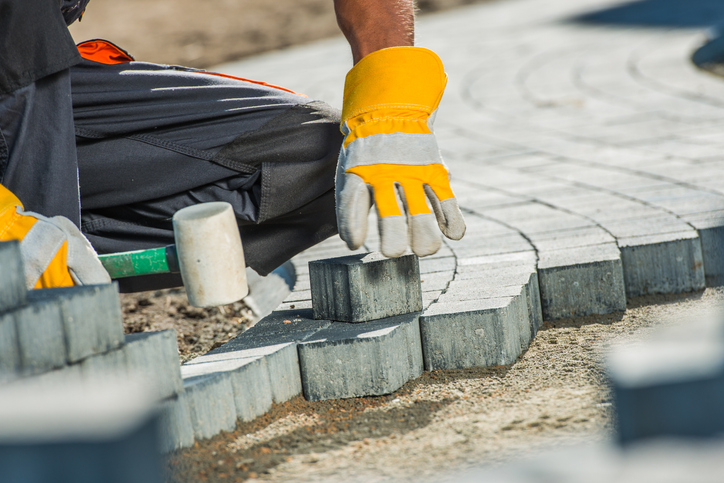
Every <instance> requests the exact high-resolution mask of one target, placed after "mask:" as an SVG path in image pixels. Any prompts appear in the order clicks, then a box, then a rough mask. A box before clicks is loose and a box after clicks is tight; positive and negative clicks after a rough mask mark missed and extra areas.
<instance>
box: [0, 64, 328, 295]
mask: <svg viewBox="0 0 724 483" xmlns="http://www.w3.org/2000/svg"><path fill="white" fill-rule="evenodd" d="M59 77H60V78H61V80H62V81H63V82H64V83H65V84H62V85H61V86H60V87H59V86H57V85H55V86H51V87H53V88H54V89H55V91H56V92H54V93H51V95H48V96H45V97H48V99H50V100H53V99H55V102H56V103H57V98H58V95H59V94H58V92H57V91H61V92H62V91H63V88H64V87H63V86H64V85H67V80H68V79H67V77H68V76H67V75H60V76H59ZM69 78H70V90H71V94H72V119H67V120H65V121H64V120H63V117H62V114H58V112H59V111H58V110H57V109H56V107H55V106H53V103H52V102H51V103H49V104H48V105H47V106H43V105H40V106H38V105H33V101H37V100H38V99H39V98H43V96H42V95H40V96H38V95H37V94H38V92H36V91H37V90H38V89H39V87H38V85H39V84H42V82H38V83H36V84H35V85H34V86H30V90H32V91H33V92H34V94H33V95H34V96H35V97H34V98H33V95H25V96H24V98H23V99H21V100H18V99H12V96H10V97H11V99H10V101H9V102H10V103H13V102H14V103H15V104H14V108H15V109H14V110H13V109H11V111H12V113H14V114H15V115H16V116H17V115H19V116H20V117H21V118H22V117H23V116H26V117H27V115H29V114H33V119H32V122H30V121H29V120H28V119H25V122H24V123H23V122H21V123H20V124H22V125H24V126H25V129H26V130H25V131H24V134H23V136H24V142H25V148H26V150H27V149H30V148H31V147H36V148H37V146H34V145H33V139H34V137H35V136H34V134H36V133H35V131H37V133H38V134H40V133H43V132H45V134H44V136H46V138H47V136H48V134H47V131H53V129H54V128H53V126H44V119H45V117H44V115H43V114H44V110H47V109H54V110H53V111H52V113H48V114H49V115H48V116H47V119H48V122H52V123H60V125H56V127H57V128H58V129H56V132H55V134H56V135H64V134H63V133H64V132H65V131H68V129H67V127H68V126H67V123H73V122H74V126H75V128H74V129H75V139H76V143H75V147H74V148H75V149H73V146H65V145H63V146H65V148H64V150H59V151H58V152H54V151H53V148H52V146H53V143H46V144H47V146H45V147H44V148H43V149H40V150H38V149H36V152H33V154H32V156H30V157H29V156H25V155H23V156H20V154H19V153H21V152H22V151H23V150H22V149H20V148H21V146H18V145H17V144H15V145H13V139H15V138H18V136H16V137H15V138H13V139H11V141H10V142H9V143H6V145H7V146H6V151H7V154H8V155H7V156H5V165H4V169H3V171H2V172H0V175H2V178H0V179H1V180H2V184H4V185H5V186H7V187H8V188H9V189H11V190H14V189H15V190H17V191H19V192H17V194H18V196H19V197H20V199H21V201H23V203H24V204H25V205H26V209H30V210H34V211H37V212H40V213H44V214H50V215H55V214H65V215H66V216H69V217H71V219H73V218H75V219H76V221H77V216H75V217H73V216H72V215H73V212H74V210H77V206H78V185H79V186H80V225H81V230H82V231H83V233H84V234H85V235H86V236H87V237H88V239H89V240H90V242H91V243H92V244H93V246H94V247H95V248H96V250H97V251H98V252H99V253H111V252H118V251H126V250H137V249H142V248H152V247H158V246H164V245H168V244H171V243H173V228H172V223H171V217H172V216H173V214H174V213H175V212H176V211H177V210H179V209H181V208H183V207H185V206H189V205H192V204H195V203H200V202H207V201H227V202H229V203H231V205H232V206H233V208H234V212H235V214H236V217H237V220H238V222H239V227H240V232H241V237H242V242H243V245H244V254H245V257H246V262H247V265H249V266H251V267H252V268H254V269H255V270H256V271H257V272H259V273H261V274H266V273H268V272H270V271H271V270H273V269H274V268H276V267H277V266H279V265H280V264H282V263H283V262H284V261H286V260H288V259H289V258H291V257H292V256H294V255H295V254H297V253H299V252H300V251H302V250H304V249H306V248H308V247H310V246H312V245H314V244H316V243H318V242H320V241H322V240H324V239H325V238H327V237H329V236H331V235H333V234H335V233H336V230H337V227H336V219H335V214H334V172H335V165H336V159H337V155H338V152H339V147H340V145H341V142H342V135H341V134H340V132H339V112H338V111H336V110H334V109H332V108H330V107H329V106H327V105H326V104H324V103H321V102H315V101H312V100H310V99H308V98H306V97H303V96H299V95H296V94H293V93H291V92H286V91H284V90H281V89H277V88H274V87H270V86H266V85H260V84H257V83H253V82H247V81H243V80H238V79H232V78H227V77H222V76H215V75H210V74H207V73H202V72H199V71H194V70H192V69H184V68H180V67H170V66H163V65H156V64H149V63H143V62H124V63H120V64H115V65H107V64H101V63H97V62H93V61H90V60H84V61H83V62H82V63H81V64H79V65H77V66H75V67H72V68H71V69H70V75H69ZM51 84H52V83H51ZM40 87H41V88H43V89H46V88H47V86H44V85H41V86H40ZM31 94H32V93H31ZM3 102H5V103H6V104H7V103H8V96H4V97H3V96H0V123H2V122H3V121H2V119H6V124H8V125H10V124H12V123H9V122H7V118H8V116H9V115H8V112H10V111H8V110H7V109H5V110H3ZM18 113H19V114H18ZM21 121H23V119H21ZM64 122H65V123H66V124H63V123H64ZM2 126H3V125H2V124H0V130H1V129H2ZM43 128H44V129H43ZM16 131H17V129H16ZM0 133H1V132H0ZM66 144H67V143H66ZM0 148H2V146H1V145H0ZM30 150H31V151H32V149H30ZM74 150H75V151H77V173H78V175H77V176H78V182H77V184H78V185H75V183H76V182H75V176H74V173H72V171H73V166H74V165H75V163H74V161H75V160H73V159H69V158H70V157H72V156H73V154H74V153H73V151H74ZM13 151H15V154H16V156H13ZM0 157H2V150H0ZM0 162H2V159H0ZM0 167H2V165H1V164H0ZM56 171H57V172H60V173H63V176H58V175H57V174H52V173H54V172H56ZM16 180H17V181H16ZM33 186H35V187H37V189H35V190H34V188H33ZM41 187H42V188H41ZM180 284H181V280H180V277H179V275H178V274H170V275H154V276H149V277H145V278H133V279H125V280H123V281H122V282H121V288H122V290H124V291H134V290H148V289H156V288H163V287H171V286H178V285H180Z"/></svg>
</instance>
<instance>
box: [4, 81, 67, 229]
mask: <svg viewBox="0 0 724 483" xmlns="http://www.w3.org/2000/svg"><path fill="white" fill-rule="evenodd" d="M0 184H2V185H3V186H5V187H6V188H7V189H9V190H10V191H12V192H13V193H15V195H16V196H17V197H18V198H19V199H20V201H22V202H23V206H24V207H25V209H26V210H28V211H35V212H38V213H42V214H43V215H46V216H56V215H62V216H65V217H67V218H70V219H71V220H72V221H73V222H74V223H75V224H76V225H79V224H80V199H79V194H78V163H77V161H76V148H75V134H74V131H73V106H72V103H71V96H70V75H69V73H68V70H67V69H66V70H62V71H60V72H58V73H55V74H53V75H49V76H47V77H44V78H42V79H40V80H38V81H36V82H35V83H32V84H30V85H28V86H25V87H22V88H20V89H18V90H16V91H14V92H12V93H10V94H6V95H0Z"/></svg>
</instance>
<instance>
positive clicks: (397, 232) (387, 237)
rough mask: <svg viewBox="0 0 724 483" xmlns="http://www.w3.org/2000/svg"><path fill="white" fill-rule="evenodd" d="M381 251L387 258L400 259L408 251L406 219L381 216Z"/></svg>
mask: <svg viewBox="0 0 724 483" xmlns="http://www.w3.org/2000/svg"><path fill="white" fill-rule="evenodd" d="M378 219H379V223H378V227H379V230H380V251H381V252H382V254H383V255H384V256H386V257H390V258H394V257H399V256H400V255H402V254H403V253H405V249H407V223H405V217H404V216H402V215H398V216H380V217H379V218H378Z"/></svg>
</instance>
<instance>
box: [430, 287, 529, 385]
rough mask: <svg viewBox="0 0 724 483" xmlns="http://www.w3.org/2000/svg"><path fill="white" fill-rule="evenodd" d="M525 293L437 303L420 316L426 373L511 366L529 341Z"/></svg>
mask: <svg viewBox="0 0 724 483" xmlns="http://www.w3.org/2000/svg"><path fill="white" fill-rule="evenodd" d="M525 298H526V297H525V295H524V292H521V291H520V290H519V294H518V295H517V296H515V297H501V298H494V299H483V300H476V301H467V302H452V303H444V304H443V303H437V304H433V305H432V306H431V307H430V308H428V309H427V310H426V311H425V312H424V313H423V315H422V316H421V317H420V335H421V337H422V348H423V354H424V360H425V370H428V371H435V370H444V369H462V368H466V367H489V366H495V365H501V364H511V363H513V362H514V361H515V359H516V358H517V357H518V356H519V355H520V353H521V349H522V348H521V342H522V341H529V340H530V334H531V329H530V318H529V314H528V304H527V300H525Z"/></svg>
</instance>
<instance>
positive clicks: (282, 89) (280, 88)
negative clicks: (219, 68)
mask: <svg viewBox="0 0 724 483" xmlns="http://www.w3.org/2000/svg"><path fill="white" fill-rule="evenodd" d="M201 74H207V75H215V76H218V77H226V78H227V79H234V80H240V81H244V82H251V83H252V84H257V85H260V86H266V87H271V88H272V89H279V90H280V91H285V92H289V93H291V94H294V95H297V96H302V97H307V96H305V95H304V94H300V93H298V92H294V91H293V90H291V89H287V88H286V87H280V86H277V85H274V84H269V83H267V82H262V81H257V80H252V79H245V78H243V77H236V76H235V75H229V74H221V73H219V72H201Z"/></svg>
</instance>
